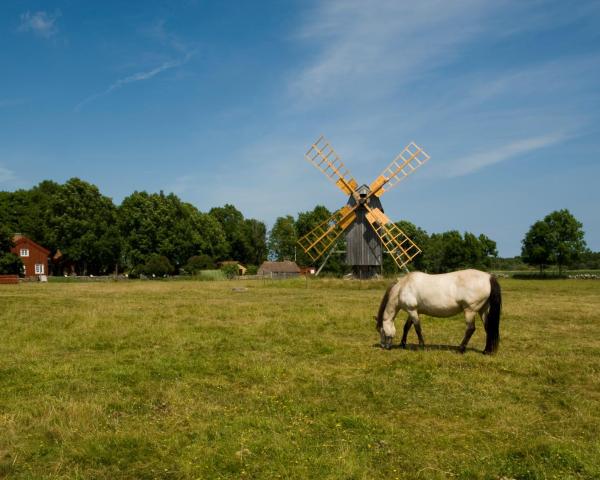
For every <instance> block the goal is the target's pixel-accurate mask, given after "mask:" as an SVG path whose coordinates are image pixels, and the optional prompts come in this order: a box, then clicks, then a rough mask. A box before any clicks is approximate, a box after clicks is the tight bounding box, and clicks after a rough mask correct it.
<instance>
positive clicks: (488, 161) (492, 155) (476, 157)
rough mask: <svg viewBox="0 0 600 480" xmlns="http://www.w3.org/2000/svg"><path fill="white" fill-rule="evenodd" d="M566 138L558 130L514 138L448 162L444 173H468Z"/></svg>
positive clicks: (456, 174) (453, 175) (458, 174)
mask: <svg viewBox="0 0 600 480" xmlns="http://www.w3.org/2000/svg"><path fill="white" fill-rule="evenodd" d="M568 138H569V137H568V136H567V135H566V134H565V133H561V132H558V133H551V134H548V135H543V136H539V137H531V138H525V139H521V140H516V141H513V142H511V143H509V144H507V145H504V146H501V147H499V148H496V149H493V150H490V151H486V152H481V153H476V154H473V155H469V156H467V157H464V158H461V159H460V160H457V161H454V162H448V165H449V168H448V170H447V171H446V175H447V176H449V177H460V176H463V175H468V174H470V173H474V172H476V171H477V170H480V169H482V168H485V167H489V166H490V165H494V164H496V163H500V162H504V161H506V160H510V159H513V158H515V157H517V156H520V155H526V154H528V153H530V152H533V151H535V150H539V149H542V148H547V147H550V146H552V145H555V144H558V143H560V142H562V141H564V140H567V139H568Z"/></svg>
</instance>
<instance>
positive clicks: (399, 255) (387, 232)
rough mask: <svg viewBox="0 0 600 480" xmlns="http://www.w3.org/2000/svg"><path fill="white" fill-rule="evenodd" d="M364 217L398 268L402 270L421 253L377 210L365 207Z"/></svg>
mask: <svg viewBox="0 0 600 480" xmlns="http://www.w3.org/2000/svg"><path fill="white" fill-rule="evenodd" d="M365 216H366V218H367V221H368V222H369V223H370V224H371V227H373V230H374V231H375V233H376V234H377V236H378V237H379V238H380V240H381V243H382V244H383V246H384V247H385V249H386V250H387V251H388V252H389V254H390V255H391V257H392V258H393V259H394V262H396V265H398V268H400V269H402V268H404V266H405V265H406V264H407V263H409V262H410V261H411V260H412V259H413V258H415V257H416V256H417V255H418V254H419V253H421V249H420V248H419V247H418V246H417V244H416V243H415V242H413V241H412V240H411V239H410V238H409V237H408V235H406V234H405V233H404V232H403V231H402V230H400V228H398V226H397V225H395V224H393V223H391V222H390V219H389V218H388V217H387V216H386V215H385V214H384V213H383V212H382V211H381V210H379V209H378V208H369V207H367V214H366V215H365Z"/></svg>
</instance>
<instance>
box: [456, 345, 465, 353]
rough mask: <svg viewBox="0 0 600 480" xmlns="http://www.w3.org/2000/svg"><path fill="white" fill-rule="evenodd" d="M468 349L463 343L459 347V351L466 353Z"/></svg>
mask: <svg viewBox="0 0 600 480" xmlns="http://www.w3.org/2000/svg"><path fill="white" fill-rule="evenodd" d="M466 350H467V347H465V346H463V345H461V346H459V347H458V353H465V351H466Z"/></svg>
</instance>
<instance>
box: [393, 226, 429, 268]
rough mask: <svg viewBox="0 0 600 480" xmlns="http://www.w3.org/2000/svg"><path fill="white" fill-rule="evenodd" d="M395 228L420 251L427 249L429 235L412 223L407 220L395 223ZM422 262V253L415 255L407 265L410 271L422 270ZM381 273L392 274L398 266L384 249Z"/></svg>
mask: <svg viewBox="0 0 600 480" xmlns="http://www.w3.org/2000/svg"><path fill="white" fill-rule="evenodd" d="M396 226H397V227H398V228H399V229H400V230H402V231H403V232H404V233H405V234H406V235H407V236H408V237H409V238H410V239H411V240H412V241H413V242H415V243H416V244H417V246H418V247H419V248H420V249H421V250H422V251H425V250H426V249H427V244H428V242H429V235H428V234H427V232H426V231H425V230H423V229H422V228H420V227H417V226H416V225H415V224H414V223H411V222H409V221H407V220H400V221H399V222H396ZM424 260H425V257H424V255H423V253H421V254H419V255H417V256H416V257H415V258H414V259H413V261H412V262H411V264H410V265H409V268H410V269H411V270H424V269H425V263H424ZM383 271H384V272H385V273H393V272H397V271H398V266H397V265H396V263H395V262H394V260H393V259H392V257H391V255H389V254H387V253H386V252H385V249H384V251H383Z"/></svg>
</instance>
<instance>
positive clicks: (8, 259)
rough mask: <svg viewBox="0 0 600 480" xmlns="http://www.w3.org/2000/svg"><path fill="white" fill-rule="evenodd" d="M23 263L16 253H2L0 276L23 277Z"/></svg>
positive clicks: (0, 255) (0, 257) (0, 256)
mask: <svg viewBox="0 0 600 480" xmlns="http://www.w3.org/2000/svg"><path fill="white" fill-rule="evenodd" d="M22 274H23V262H22V261H21V259H20V258H19V257H18V256H17V255H15V254H14V253H5V254H1V253H0V275H22Z"/></svg>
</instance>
